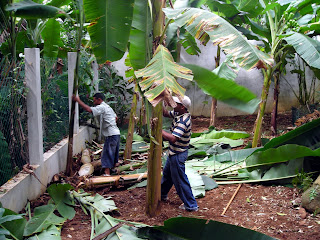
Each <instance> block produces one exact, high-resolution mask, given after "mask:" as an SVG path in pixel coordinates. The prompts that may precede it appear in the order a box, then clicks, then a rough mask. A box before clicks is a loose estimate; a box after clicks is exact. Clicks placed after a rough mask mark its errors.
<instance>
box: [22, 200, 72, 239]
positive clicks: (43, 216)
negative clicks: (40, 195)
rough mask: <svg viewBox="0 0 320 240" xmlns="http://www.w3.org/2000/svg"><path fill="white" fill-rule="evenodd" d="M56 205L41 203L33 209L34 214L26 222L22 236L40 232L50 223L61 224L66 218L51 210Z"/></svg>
mask: <svg viewBox="0 0 320 240" xmlns="http://www.w3.org/2000/svg"><path fill="white" fill-rule="evenodd" d="M55 209H56V207H55V206H54V205H53V204H48V205H43V206H40V207H37V208H35V209H34V216H33V217H32V218H31V219H30V220H29V221H28V222H27V224H26V227H25V229H24V234H23V235H24V236H30V235H32V234H33V233H38V232H41V231H43V230H45V229H47V228H48V227H49V226H51V225H61V224H62V223H63V222H64V221H65V220H66V219H65V218H61V217H58V216H57V215H55V214H54V213H53V212H54V210H55Z"/></svg>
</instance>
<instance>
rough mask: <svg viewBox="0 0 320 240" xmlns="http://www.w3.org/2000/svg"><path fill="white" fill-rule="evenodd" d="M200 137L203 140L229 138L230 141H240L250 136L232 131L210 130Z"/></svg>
mask: <svg viewBox="0 0 320 240" xmlns="http://www.w3.org/2000/svg"><path fill="white" fill-rule="evenodd" d="M201 137H203V138H205V139H218V138H223V137H225V138H230V139H234V140H236V139H242V138H248V137H250V134H249V133H247V132H243V131H232V130H221V131H216V130H212V131H211V132H209V133H206V134H203V135H202V136H201Z"/></svg>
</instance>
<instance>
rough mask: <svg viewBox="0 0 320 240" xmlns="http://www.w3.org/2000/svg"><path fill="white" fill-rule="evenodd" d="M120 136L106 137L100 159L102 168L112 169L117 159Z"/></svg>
mask: <svg viewBox="0 0 320 240" xmlns="http://www.w3.org/2000/svg"><path fill="white" fill-rule="evenodd" d="M119 146H120V135H113V136H109V137H106V139H105V142H104V145H103V150H102V157H101V166H102V168H113V167H114V166H115V164H116V163H117V162H118V159H119Z"/></svg>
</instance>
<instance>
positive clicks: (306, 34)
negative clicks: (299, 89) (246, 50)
mask: <svg viewBox="0 0 320 240" xmlns="http://www.w3.org/2000/svg"><path fill="white" fill-rule="evenodd" d="M212 4H213V5H217V3H216V2H214V3H212ZM219 4H221V6H222V8H228V9H229V13H230V12H237V11H238V12H240V11H245V12H247V14H246V15H244V16H243V17H242V20H243V22H245V23H246V24H247V25H249V26H250V28H249V30H251V31H248V30H246V31H243V34H245V35H246V36H247V37H248V38H249V37H250V38H251V39H255V40H260V41H262V42H263V46H262V47H260V49H261V50H263V51H264V52H266V53H269V54H270V55H271V56H272V58H273V59H274V61H275V63H274V65H273V66H271V65H268V68H266V69H262V72H263V75H264V85H263V90H262V93H261V103H260V108H259V112H258V116H257V120H256V124H255V128H254V133H255V134H254V140H253V146H257V144H258V142H259V139H260V135H261V124H262V121H263V115H264V111H265V107H266V99H267V97H268V92H269V87H270V83H271V80H272V79H274V82H275V83H274V84H275V96H274V99H275V100H274V110H273V114H272V115H273V119H272V127H271V128H272V129H273V132H274V133H276V113H277V111H276V109H277V98H278V93H279V88H278V86H279V80H280V76H281V74H282V73H283V71H284V70H285V65H286V57H287V56H288V54H294V53H297V54H298V55H300V57H302V58H303V59H304V60H305V61H306V62H307V63H308V64H309V66H310V67H314V68H319V59H320V58H319V56H320V55H319V51H318V50H317V48H318V46H319V42H318V41H316V40H314V39H312V37H313V36H314V35H317V34H319V23H318V22H317V21H316V15H317V11H318V9H319V6H318V5H317V4H316V3H313V2H312V1H309V0H304V1H296V0H292V1H286V2H281V1H269V0H264V1H247V4H241V3H240V4H237V3H236V2H233V3H229V2H228V1H220V2H219ZM244 7H245V8H244ZM231 9H233V11H231ZM261 19H262V20H261ZM238 27H240V25H238ZM318 49H319V48H318Z"/></svg>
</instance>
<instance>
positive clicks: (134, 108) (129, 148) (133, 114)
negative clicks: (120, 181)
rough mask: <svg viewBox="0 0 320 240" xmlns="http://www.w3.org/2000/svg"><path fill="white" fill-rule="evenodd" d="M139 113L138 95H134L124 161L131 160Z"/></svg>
mask: <svg viewBox="0 0 320 240" xmlns="http://www.w3.org/2000/svg"><path fill="white" fill-rule="evenodd" d="M136 111H137V93H134V94H133V99H132V104H131V112H130V118H129V126H128V134H127V139H126V147H125V149H124V153H123V159H124V160H126V159H131V152H132V140H133V132H134V121H135V118H136Z"/></svg>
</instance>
